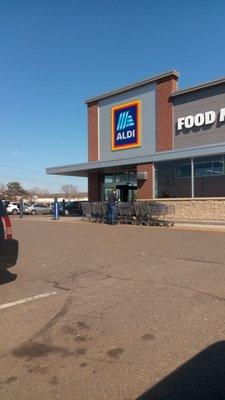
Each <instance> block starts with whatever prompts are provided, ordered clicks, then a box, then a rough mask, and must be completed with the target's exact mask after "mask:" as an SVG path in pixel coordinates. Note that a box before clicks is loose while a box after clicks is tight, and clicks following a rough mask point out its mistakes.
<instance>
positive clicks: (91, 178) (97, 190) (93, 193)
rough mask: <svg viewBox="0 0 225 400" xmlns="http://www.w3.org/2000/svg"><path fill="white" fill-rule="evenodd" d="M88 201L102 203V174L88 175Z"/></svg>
mask: <svg viewBox="0 0 225 400" xmlns="http://www.w3.org/2000/svg"><path fill="white" fill-rule="evenodd" d="M88 200H89V201H101V174H89V175H88Z"/></svg>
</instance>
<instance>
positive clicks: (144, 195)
mask: <svg viewBox="0 0 225 400" xmlns="http://www.w3.org/2000/svg"><path fill="white" fill-rule="evenodd" d="M145 171H146V172H147V173H148V177H147V179H146V180H143V181H142V180H139V179H138V187H137V199H139V200H142V199H143V200H144V199H152V197H153V164H152V163H149V164H138V165H137V173H138V172H145Z"/></svg>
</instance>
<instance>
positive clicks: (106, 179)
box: [104, 173, 116, 183]
mask: <svg viewBox="0 0 225 400" xmlns="http://www.w3.org/2000/svg"><path fill="white" fill-rule="evenodd" d="M115 179H116V178H115V174H114V173H112V174H105V175H104V183H114V182H115V181H116V180H115Z"/></svg>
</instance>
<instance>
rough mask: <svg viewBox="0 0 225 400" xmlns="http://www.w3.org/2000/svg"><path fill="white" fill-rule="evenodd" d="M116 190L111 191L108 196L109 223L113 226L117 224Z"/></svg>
mask: <svg viewBox="0 0 225 400" xmlns="http://www.w3.org/2000/svg"><path fill="white" fill-rule="evenodd" d="M117 201H118V199H117V195H116V190H115V189H114V190H111V192H110V193H109V195H108V202H107V210H108V223H109V224H110V225H113V224H114V222H115V214H116V203H117Z"/></svg>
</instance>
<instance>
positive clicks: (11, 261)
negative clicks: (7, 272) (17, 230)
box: [0, 200, 18, 269]
mask: <svg viewBox="0 0 225 400" xmlns="http://www.w3.org/2000/svg"><path fill="white" fill-rule="evenodd" d="M17 258H18V241H17V240H15V239H13V238H12V226H11V221H10V218H9V216H8V214H7V211H6V209H5V207H4V205H3V203H2V201H1V200H0V269H7V268H10V267H13V266H14V265H15V264H16V262H17Z"/></svg>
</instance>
